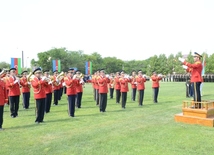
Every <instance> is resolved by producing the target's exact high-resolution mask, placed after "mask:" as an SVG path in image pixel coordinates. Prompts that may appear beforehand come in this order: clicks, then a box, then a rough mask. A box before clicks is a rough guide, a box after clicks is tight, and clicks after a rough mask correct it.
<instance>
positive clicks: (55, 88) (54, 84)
mask: <svg viewBox="0 0 214 155" xmlns="http://www.w3.org/2000/svg"><path fill="white" fill-rule="evenodd" d="M59 89H60V84H59V83H58V82H57V79H56V76H53V90H59Z"/></svg>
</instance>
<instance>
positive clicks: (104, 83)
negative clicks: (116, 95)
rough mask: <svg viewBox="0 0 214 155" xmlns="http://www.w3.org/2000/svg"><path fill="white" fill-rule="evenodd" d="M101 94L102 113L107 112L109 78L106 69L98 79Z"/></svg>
mask: <svg viewBox="0 0 214 155" xmlns="http://www.w3.org/2000/svg"><path fill="white" fill-rule="evenodd" d="M97 82H98V85H99V94H100V112H105V111H106V106H107V93H108V83H109V82H110V79H109V76H108V75H105V71H104V69H101V70H100V76H99V78H98V79H97Z"/></svg>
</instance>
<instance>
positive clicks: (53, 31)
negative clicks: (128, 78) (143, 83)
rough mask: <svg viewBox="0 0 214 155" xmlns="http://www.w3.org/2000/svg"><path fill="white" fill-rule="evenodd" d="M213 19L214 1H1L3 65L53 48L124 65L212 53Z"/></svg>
mask: <svg viewBox="0 0 214 155" xmlns="http://www.w3.org/2000/svg"><path fill="white" fill-rule="evenodd" d="M213 16H214V1H212V0H149V1H148V0H90V1H89V0H78V1H77V0H60V1H59V0H0V54H1V55H3V56H1V57H0V62H1V61H6V62H10V58H11V57H21V51H24V52H25V58H27V57H28V60H30V59H32V58H35V59H37V53H38V52H42V51H46V50H49V49H51V48H53V47H57V48H58V47H66V48H67V49H68V50H83V51H84V53H86V54H91V53H92V52H98V53H100V54H101V55H102V56H103V57H106V56H115V57H118V58H120V59H122V60H132V59H136V60H143V59H147V58H149V57H151V56H153V55H155V54H157V55H159V54H166V55H167V56H168V55H169V54H171V53H172V54H176V53H177V52H179V51H181V52H182V53H183V54H186V53H189V51H190V50H191V51H193V52H194V51H197V52H199V53H202V52H205V51H206V52H207V53H208V54H212V53H214V46H213V43H214V37H213V36H214V20H213ZM25 60H26V61H27V59H25ZM27 63H29V62H27Z"/></svg>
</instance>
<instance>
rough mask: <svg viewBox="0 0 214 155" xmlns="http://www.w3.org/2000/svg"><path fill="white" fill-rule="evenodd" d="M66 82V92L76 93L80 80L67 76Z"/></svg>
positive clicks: (69, 93)
mask: <svg viewBox="0 0 214 155" xmlns="http://www.w3.org/2000/svg"><path fill="white" fill-rule="evenodd" d="M64 82H65V85H66V88H67V89H66V94H67V95H76V94H77V92H76V85H77V83H78V81H77V80H76V79H72V78H71V77H65V78H64Z"/></svg>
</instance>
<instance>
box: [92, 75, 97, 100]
mask: <svg viewBox="0 0 214 155" xmlns="http://www.w3.org/2000/svg"><path fill="white" fill-rule="evenodd" d="M91 83H92V87H93V94H94V101H96V71H95V72H94V75H92V79H91Z"/></svg>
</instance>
